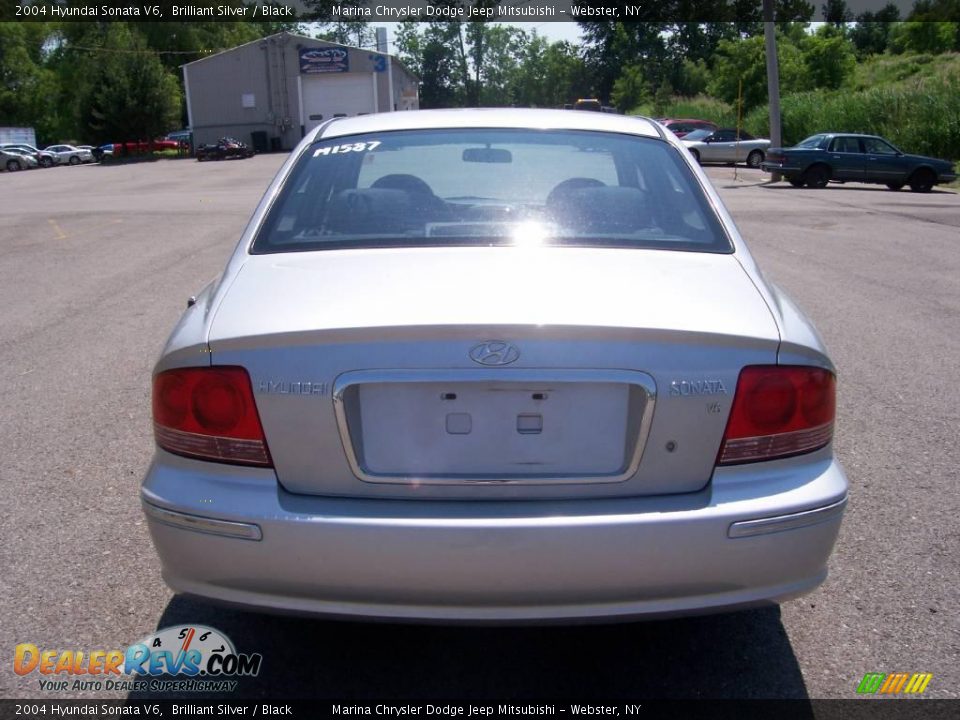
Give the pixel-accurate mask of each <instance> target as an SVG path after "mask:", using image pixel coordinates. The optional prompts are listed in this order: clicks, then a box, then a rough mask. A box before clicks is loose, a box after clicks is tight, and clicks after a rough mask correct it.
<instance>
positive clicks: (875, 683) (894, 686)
mask: <svg viewBox="0 0 960 720" xmlns="http://www.w3.org/2000/svg"><path fill="white" fill-rule="evenodd" d="M931 680H933V673H905V672H904V673H867V674H866V675H864V676H863V680H861V681H860V685H859V686H858V687H857V692H858V693H859V694H861V695H875V694H876V695H900V694H901V693H902V694H904V695H919V694H920V693H922V692H923V691H924V690H926V689H927V685H929V684H930V681H931Z"/></svg>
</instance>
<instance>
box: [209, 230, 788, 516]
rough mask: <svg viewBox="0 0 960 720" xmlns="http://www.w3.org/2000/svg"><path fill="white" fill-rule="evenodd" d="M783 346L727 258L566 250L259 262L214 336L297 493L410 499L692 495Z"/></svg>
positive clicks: (249, 266) (227, 304) (285, 480)
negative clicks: (742, 402) (757, 378)
mask: <svg viewBox="0 0 960 720" xmlns="http://www.w3.org/2000/svg"><path fill="white" fill-rule="evenodd" d="M491 341H492V343H491ZM497 343H503V344H502V345H500V344H497ZM778 344H779V333H778V330H777V326H776V323H775V322H774V319H773V316H772V315H771V313H770V310H769V309H768V308H767V306H766V304H765V303H764V301H763V299H762V298H761V296H760V294H759V292H758V291H757V289H756V288H755V287H754V285H753V283H752V280H751V279H750V277H749V276H748V275H747V274H746V272H745V271H744V270H743V268H742V267H741V266H740V264H739V262H738V261H737V259H736V257H735V256H733V255H722V254H707V253H690V252H669V251H660V250H632V249H631V250H624V249H592V248H556V247H553V248H527V249H525V248H450V247H444V248H414V249H363V250H333V251H323V252H315V253H288V254H273V255H259V256H251V257H249V258H248V259H247V260H246V261H245V263H244V265H243V267H242V268H241V269H240V270H239V272H238V274H237V276H236V278H235V279H234V281H233V283H232V285H231V286H230V288H229V290H228V291H227V292H226V294H225V296H224V298H223V300H222V302H221V303H220V305H219V307H218V308H217V310H216V312H215V314H214V316H213V319H212V321H211V323H210V330H209V345H210V351H211V353H212V362H213V363H214V364H218V365H233V364H236V365H242V366H244V367H246V368H247V369H248V370H249V372H250V375H251V379H252V381H253V387H254V393H255V395H256V398H257V407H258V410H259V412H260V416H261V419H262V422H263V426H264V431H265V433H266V436H267V442H268V445H269V447H270V451H271V454H272V456H273V458H274V462H275V465H276V469H277V476H278V479H279V480H280V482H281V483H282V484H283V486H284V487H285V488H286V489H287V490H289V491H291V492H297V493H312V494H327V495H341V496H378V497H418V498H425V497H434V498H483V499H494V498H541V497H542V498H557V497H583V496H611V495H641V494H659V493H672V492H690V491H694V490H697V489H699V488H701V487H703V486H704V485H705V484H706V483H707V482H708V481H709V478H710V476H711V473H712V470H713V466H714V460H715V457H716V453H717V449H718V447H719V444H720V440H721V437H722V434H723V429H724V426H725V422H726V416H727V413H728V412H729V406H730V402H731V401H732V399H733V391H734V388H735V386H736V379H737V375H738V374H739V371H740V368H741V367H743V366H744V365H747V364H754V363H774V362H776V352H777V347H778Z"/></svg>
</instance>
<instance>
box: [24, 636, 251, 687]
mask: <svg viewBox="0 0 960 720" xmlns="http://www.w3.org/2000/svg"><path fill="white" fill-rule="evenodd" d="M262 662H263V657H262V656H261V655H260V654H259V653H250V654H248V653H238V652H237V650H236V648H235V647H234V645H233V642H232V641H231V640H230V638H228V637H227V636H226V635H224V634H223V633H222V632H220V631H219V630H216V629H215V628H212V627H207V626H206V625H177V626H173V627H167V628H163V629H162V630H159V631H157V632H156V633H154V634H153V635H149V636H147V637H145V638H144V639H143V640H140V641H139V642H136V643H134V644H132V645H130V646H129V647H128V648H127V649H126V650H90V651H85V650H50V649H45V650H41V649H40V648H39V647H37V646H36V645H33V644H31V643H21V644H19V645H17V647H16V649H15V651H14V658H13V670H14V672H15V673H17V675H24V676H26V675H31V674H33V673H37V675H38V676H39V677H38V680H39V683H40V689H41V690H44V691H61V692H63V691H77V690H126V691H134V690H136V691H143V690H149V691H153V692H157V691H160V692H162V691H178V692H184V691H186V692H190V691H196V692H224V691H228V692H229V691H233V690H234V689H236V686H237V681H236V680H235V679H234V678H237V677H254V676H256V675H257V674H259V672H260V665H261V663H262ZM161 678H162V679H161Z"/></svg>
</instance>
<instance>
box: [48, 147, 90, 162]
mask: <svg viewBox="0 0 960 720" xmlns="http://www.w3.org/2000/svg"><path fill="white" fill-rule="evenodd" d="M44 152H48V153H50V154H52V155H53V156H54V162H56V164H57V165H79V164H80V163H89V162H93V152H91V151H90V150H87V149H84V148H78V147H74V146H73V145H51V146H49V147H46V148H44Z"/></svg>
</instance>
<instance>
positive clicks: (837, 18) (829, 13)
mask: <svg viewBox="0 0 960 720" xmlns="http://www.w3.org/2000/svg"><path fill="white" fill-rule="evenodd" d="M820 9H821V10H822V11H823V19H824V20H825V21H826V22H828V23H830V24H831V25H833V26H834V27H837V28H841V29H842V28H845V27H846V25H847V23H848V22H850V21H851V20H853V13H852V12H851V11H850V8H849V7H848V6H847V3H846V0H826V2H825V3H823V5H821V6H820Z"/></svg>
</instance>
